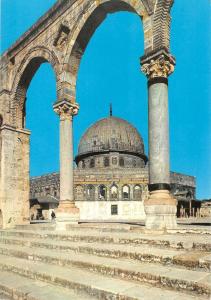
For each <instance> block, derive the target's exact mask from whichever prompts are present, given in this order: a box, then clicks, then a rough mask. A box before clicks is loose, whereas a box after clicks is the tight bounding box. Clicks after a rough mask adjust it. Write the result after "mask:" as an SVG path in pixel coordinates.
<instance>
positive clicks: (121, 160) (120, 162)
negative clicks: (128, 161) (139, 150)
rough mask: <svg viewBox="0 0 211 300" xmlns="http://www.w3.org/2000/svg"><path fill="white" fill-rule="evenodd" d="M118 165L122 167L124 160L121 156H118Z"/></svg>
mask: <svg viewBox="0 0 211 300" xmlns="http://www.w3.org/2000/svg"><path fill="white" fill-rule="evenodd" d="M119 165H120V167H124V165H125V161H124V158H123V157H120V159H119Z"/></svg>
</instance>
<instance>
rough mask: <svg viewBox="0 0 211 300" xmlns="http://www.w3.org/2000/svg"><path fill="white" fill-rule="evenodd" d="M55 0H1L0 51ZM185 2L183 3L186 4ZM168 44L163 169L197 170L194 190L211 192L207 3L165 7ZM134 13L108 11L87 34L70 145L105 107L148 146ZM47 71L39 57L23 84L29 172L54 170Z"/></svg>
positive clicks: (55, 133)
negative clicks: (172, 63)
mask: <svg viewBox="0 0 211 300" xmlns="http://www.w3.org/2000/svg"><path fill="white" fill-rule="evenodd" d="M55 2H56V1H53V0H45V1H43V0H30V1H28V0H1V10H2V12H1V14H2V15H1V17H2V18H1V35H2V43H1V52H3V51H4V50H6V49H7V48H8V47H9V46H10V45H11V44H12V43H14V42H15V40H16V39H17V38H18V37H19V36H20V35H21V34H23V33H24V32H25V31H26V30H27V29H28V28H29V27H30V26H31V25H32V24H33V23H34V22H35V21H36V20H37V19H38V18H39V17H40V16H41V15H42V14H44V13H45V12H46V11H47V10H48V9H49V8H50V7H51V6H52V5H53V4H54V3H55ZM190 4H191V5H190ZM171 15H172V26H171V52H172V54H173V55H175V57H176V61H177V65H176V68H175V72H174V73H173V75H171V77H170V79H169V114H170V160H171V170H173V171H176V172H180V173H184V174H190V175H194V176H196V178H197V196H198V198H210V197H211V65H210V64H211V63H210V53H211V38H210V37H211V32H210V28H211V4H210V1H209V0H200V1H198V0H188V1H187V0H186V1H184V0H176V1H175V3H174V6H173V9H172V13H171ZM143 51H144V49H143V31H142V24H141V21H140V18H139V17H138V16H136V15H135V14H132V13H126V12H119V13H115V14H109V15H108V17H107V18H106V20H105V21H104V22H103V23H102V24H101V25H100V26H99V27H98V29H97V30H96V32H95V34H94V35H93V37H92V38H91V40H90V42H89V44H88V47H87V49H86V51H85V53H84V56H83V58H82V61H81V65H80V69H79V74H78V80H77V102H78V103H79V104H80V111H79V115H78V116H77V117H75V119H74V150H75V154H76V153H77V145H78V142H79V139H80V137H81V136H82V134H83V132H84V131H85V130H86V128H87V127H88V126H89V125H90V124H92V123H94V122H95V121H96V120H98V119H100V118H103V117H106V116H107V115H108V113H109V103H110V102H112V104H113V114H114V115H116V116H119V117H121V118H124V119H127V120H128V121H129V122H131V123H132V124H133V125H134V126H136V127H137V129H138V130H139V132H140V133H141V135H142V137H143V139H144V142H145V149H146V152H147V151H148V146H147V143H148V136H147V135H148V134H147V130H148V125H147V81H146V78H145V76H144V75H143V74H142V73H141V72H140V65H139V58H140V56H142V55H143ZM55 100H56V91H55V76H54V73H53V70H52V69H51V67H50V65H48V64H43V65H42V66H41V67H40V69H39V70H38V71H37V73H36V74H35V76H34V78H33V80H32V82H31V84H30V87H29V89H28V91H27V128H29V129H30V130H31V131H32V135H31V162H30V172H31V175H33V176H35V175H40V174H45V173H49V172H53V171H58V170H59V120H58V117H57V116H56V115H55V113H54V112H53V110H52V105H53V102H54V101H55Z"/></svg>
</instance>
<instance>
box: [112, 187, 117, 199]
mask: <svg viewBox="0 0 211 300" xmlns="http://www.w3.org/2000/svg"><path fill="white" fill-rule="evenodd" d="M117 198H118V188H117V186H116V185H112V187H111V199H112V200H117Z"/></svg>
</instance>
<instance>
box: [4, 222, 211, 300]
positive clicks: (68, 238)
mask: <svg viewBox="0 0 211 300" xmlns="http://www.w3.org/2000/svg"><path fill="white" fill-rule="evenodd" d="M210 233H211V232H209V231H204V230H203V231H200V230H197V229H194V230H192V231H191V230H186V229H181V230H177V231H175V232H171V233H166V234H154V233H153V232H151V233H149V232H148V233H146V232H145V231H144V228H143V227H138V226H130V225H123V224H122V225H111V224H110V225H105V224H104V225H96V224H92V225H90V224H86V225H84V224H83V225H75V226H73V225H72V226H69V228H68V231H66V232H57V231H54V226H53V225H52V226H49V225H45V226H44V225H30V226H19V227H17V228H16V229H15V230H1V231H0V270H1V272H0V299H5V300H6V299H19V300H20V299H24V300H44V299H45V300H54V299H57V300H66V299H69V300H89V299H99V300H104V299H109V300H113V299H118V300H135V299H141V300H153V299H156V300H161V299H162V300H170V299H172V300H189V299H192V300H202V299H210V295H211V273H210V271H211V234H210Z"/></svg>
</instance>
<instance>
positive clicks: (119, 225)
mask: <svg viewBox="0 0 211 300" xmlns="http://www.w3.org/2000/svg"><path fill="white" fill-rule="evenodd" d="M66 228H67V230H68V231H71V232H72V231H79V230H82V231H83V230H84V228H86V230H89V231H91V230H92V231H96V232H129V231H131V232H139V233H146V232H147V233H149V232H150V233H153V232H154V231H153V230H151V231H149V230H147V231H146V228H145V227H144V222H139V223H137V222H136V223H133V222H128V221H125V222H123V221H119V222H115V223H114V222H106V223H102V222H100V221H99V222H94V223H91V222H85V223H84V222H83V223H80V224H69V225H67V227H66ZM16 229H18V230H22V229H23V230H34V231H35V230H40V229H42V230H51V231H52V230H54V229H55V223H54V222H43V223H34V224H29V225H17V226H16ZM160 232H162V233H163V230H162V231H160ZM166 232H167V233H171V234H203V235H205V234H206V235H207V234H210V235H211V228H210V227H209V226H193V225H191V226H189V225H184V224H183V225H178V227H177V229H171V230H167V231H166Z"/></svg>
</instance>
